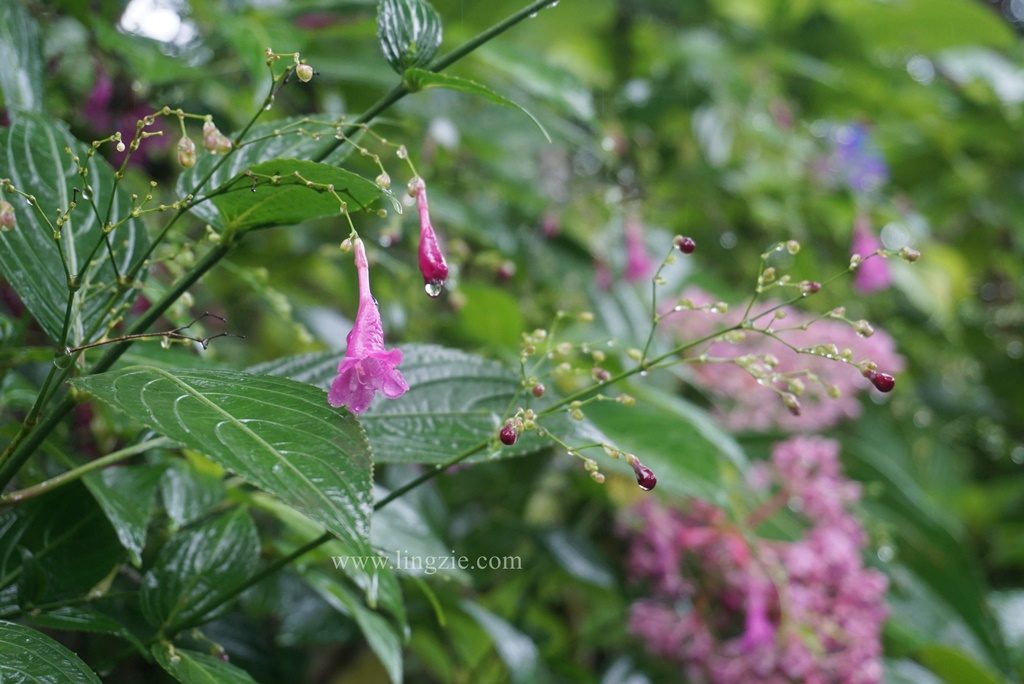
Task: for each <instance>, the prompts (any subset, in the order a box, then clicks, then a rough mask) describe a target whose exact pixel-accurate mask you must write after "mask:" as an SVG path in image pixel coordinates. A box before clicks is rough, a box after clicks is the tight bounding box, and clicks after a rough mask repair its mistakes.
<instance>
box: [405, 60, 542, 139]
mask: <svg viewBox="0 0 1024 684" xmlns="http://www.w3.org/2000/svg"><path fill="white" fill-rule="evenodd" d="M403 79H404V80H405V82H406V84H407V85H408V87H409V90H412V91H413V92H415V91H417V90H422V89H424V88H446V89H448V90H456V91H458V92H460V93H467V94H469V95H476V96H478V97H482V98H484V99H485V100H489V101H490V102H493V103H494V104H498V105H501V106H502V107H511V108H512V109H518V110H519V111H521V112H522V113H523V114H525V115H526V116H528V117H530V121H532V122H533V123H534V124H536V126H537V128H539V129H540V132H541V133H543V134H544V138H545V139H546V140H547V141H548V142H551V136H550V135H548V132H547V130H546V129H545V128H544V126H543V125H542V124H541V122H540V121H538V120H537V117H535V116H534V115H533V114H531V113H530V111H529V110H528V109H526V107H523V106H522V105H521V104H519V103H518V102H515V101H513V100H510V99H508V98H507V97H505V96H504V95H499V94H498V93H496V92H494V91H493V90H491V89H490V88H488V87H487V86H485V85H482V84H480V83H477V82H476V81H470V80H469V79H467V78H460V77H458V76H451V75H449V74H442V73H436V72H433V71H427V70H426V69H408V70H407V71H406V72H405V75H404V76H403Z"/></svg>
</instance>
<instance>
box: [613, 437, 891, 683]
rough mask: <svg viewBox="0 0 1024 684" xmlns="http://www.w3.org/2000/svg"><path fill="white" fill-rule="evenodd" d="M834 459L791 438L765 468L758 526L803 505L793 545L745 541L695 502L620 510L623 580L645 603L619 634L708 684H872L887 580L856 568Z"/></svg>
mask: <svg viewBox="0 0 1024 684" xmlns="http://www.w3.org/2000/svg"><path fill="white" fill-rule="evenodd" d="M838 454H839V447H838V444H837V443H836V442H834V441H831V440H826V439H821V438H807V437H798V438H794V439H790V440H788V441H785V442H782V443H779V444H776V445H775V448H774V450H773V453H772V459H771V462H770V463H767V464H765V465H766V467H767V469H768V470H769V471H770V473H771V489H772V490H773V492H774V493H771V492H768V493H766V494H767V495H769V498H768V499H767V500H766V502H765V504H764V505H763V506H762V508H764V507H767V508H768V509H769V512H768V513H767V516H769V517H770V515H772V514H773V511H772V510H771V508H772V506H774V507H775V508H774V511H777V510H778V509H779V508H781V507H783V506H785V505H786V502H787V500H800V501H802V502H804V504H805V508H804V509H803V510H804V513H805V522H806V524H807V528H806V530H805V532H804V534H803V535H802V536H801V537H798V538H797V539H795V540H793V541H775V540H765V539H759V538H757V537H754V536H751V535H749V534H748V533H743V532H741V531H740V529H739V527H738V526H737V525H736V524H735V523H734V522H732V521H731V519H730V517H729V516H728V515H727V514H726V512H725V511H724V510H722V509H720V508H717V507H715V506H712V505H710V504H707V503H704V502H699V501H698V502H694V503H693V504H692V505H691V506H690V507H689V509H688V510H686V511H685V512H683V511H680V510H677V509H672V508H666V507H663V506H660V505H659V504H657V503H654V502H653V501H652V500H651V499H645V500H644V502H643V503H642V504H640V505H639V506H637V507H636V508H634V509H632V510H631V511H630V514H629V518H628V519H627V520H624V521H623V524H622V531H623V533H624V534H626V535H628V537H629V554H628V557H627V571H628V574H629V577H630V579H631V580H632V581H633V583H634V584H636V585H638V586H643V587H646V593H645V596H644V597H643V598H639V599H638V600H636V601H635V602H634V603H633V604H632V606H631V608H630V618H629V624H628V629H629V631H630V633H632V634H633V635H634V636H636V637H638V638H639V639H640V640H641V641H642V642H643V644H644V647H645V649H646V650H647V652H649V653H650V654H652V655H654V656H656V657H659V658H663V659H665V660H668V661H670V662H673V663H676V664H677V665H679V666H680V668H681V670H682V672H683V674H684V675H685V676H686V677H687V679H688V680H691V681H696V682H711V684H748V683H749V682H769V683H778V684H783V683H788V682H794V681H800V682H818V683H820V684H833V683H834V684H840V683H842V684H846V683H848V682H852V683H856V684H877V683H879V682H881V680H882V667H881V655H882V647H881V627H882V624H883V622H884V620H885V617H886V607H885V600H884V599H885V592H886V588H887V580H886V577H885V576H884V575H883V574H881V573H879V572H877V571H875V570H871V569H868V568H865V567H864V564H863V562H862V559H861V553H862V552H863V550H864V547H865V545H866V543H867V536H866V534H865V533H864V530H863V528H862V527H861V525H860V523H859V522H858V521H857V519H856V518H855V517H854V516H853V515H852V513H851V512H850V508H851V507H852V506H853V505H854V504H855V503H856V502H857V501H858V499H859V496H860V489H859V487H858V486H857V485H856V483H853V482H851V481H849V480H847V479H846V478H845V477H844V476H843V474H842V472H841V469H840V467H839V460H838ZM793 476H795V477H793ZM760 510H762V509H757V510H756V511H755V513H753V514H751V515H750V517H749V520H748V523H749V524H750V525H751V526H755V527H756V524H757V521H755V520H754V518H755V516H756V515H757V514H758V513H757V511H760ZM762 520H763V518H762Z"/></svg>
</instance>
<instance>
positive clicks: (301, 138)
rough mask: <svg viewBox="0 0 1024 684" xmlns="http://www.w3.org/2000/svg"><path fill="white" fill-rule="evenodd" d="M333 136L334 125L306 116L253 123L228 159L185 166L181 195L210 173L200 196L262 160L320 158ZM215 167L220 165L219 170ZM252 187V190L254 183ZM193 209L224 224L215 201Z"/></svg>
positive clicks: (202, 159) (335, 159) (334, 157)
mask: <svg viewBox="0 0 1024 684" xmlns="http://www.w3.org/2000/svg"><path fill="white" fill-rule="evenodd" d="M265 68H266V67H264V69H265ZM237 135H238V132H235V133H232V134H231V136H229V137H230V138H231V139H232V140H234V139H235V138H236V137H237ZM334 136H335V128H334V127H331V126H323V125H321V124H318V123H315V122H313V121H310V120H309V119H308V118H305V117H293V118H288V119H281V120H279V121H271V122H269V123H264V124H258V125H256V126H253V127H252V128H251V129H250V130H249V132H248V134H246V136H245V139H246V140H249V141H252V142H248V143H244V144H243V145H242V147H240V148H239V149H237V150H235V151H234V152H233V153H232V155H231V156H230V157H229V158H228V159H227V160H226V161H225V160H224V159H223V157H221V156H219V155H215V154H200V155H198V159H197V160H196V165H195V166H193V167H192V168H190V169H186V170H185V171H183V172H182V173H181V175H179V176H178V182H177V192H178V195H179V196H182V197H184V196H185V195H187V194H189V193H192V192H194V191H195V189H196V186H197V185H198V184H199V181H201V180H202V179H203V178H206V176H207V175H209V174H212V175H210V179H209V181H208V182H207V183H206V184H205V185H204V186H203V187H202V188H200V192H199V196H203V195H205V194H207V193H209V192H211V191H213V190H215V189H217V188H220V187H221V186H223V185H225V184H227V183H228V182H229V181H231V180H234V179H237V178H238V177H239V176H240V175H241V174H242V173H243V172H244V171H246V170H247V169H250V168H252V167H254V166H257V165H259V164H261V163H263V162H268V161H271V160H273V159H284V158H287V159H318V158H319V157H320V156H321V155H322V154H326V153H327V150H328V149H329V148H330V147H331V146H333V145H334V144H335V143H336V142H337V140H336V139H335V137H334ZM349 151H350V150H346V148H345V147H344V146H342V147H340V148H338V149H337V150H336V151H335V152H333V153H331V154H330V155H328V156H327V157H326V158H324V159H323V161H324V162H325V163H328V164H338V163H339V162H340V161H341V160H342V159H343V158H344V157H345V156H346V155H347V154H348V152H349ZM221 162H223V164H221ZM218 164H220V166H218ZM214 167H217V168H216V170H214ZM249 187H250V191H251V188H252V186H251V185H250V186H249ZM190 211H191V212H192V213H193V214H195V215H196V216H198V217H199V218H200V219H202V220H203V221H206V222H207V223H210V224H213V225H214V226H218V227H223V226H224V219H223V217H222V216H221V214H220V211H219V210H218V208H217V206H216V205H215V204H214V203H213V202H212V201H204V202H200V203H199V204H197V205H195V206H194V207H192V208H191V209H190Z"/></svg>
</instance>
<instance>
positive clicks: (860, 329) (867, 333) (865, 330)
mask: <svg viewBox="0 0 1024 684" xmlns="http://www.w3.org/2000/svg"><path fill="white" fill-rule="evenodd" d="M853 330H854V332H856V333H857V334H858V335H860V336H861V337H871V336H872V335H874V334H875V329H874V328H872V327H871V324H870V323H868V322H867V321H865V320H863V319H862V320H859V321H857V322H856V323H854V324H853Z"/></svg>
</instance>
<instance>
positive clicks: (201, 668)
mask: <svg viewBox="0 0 1024 684" xmlns="http://www.w3.org/2000/svg"><path fill="white" fill-rule="evenodd" d="M152 653H153V657H154V658H155V659H156V662H157V663H159V665H160V667H162V668H164V670H166V672H167V674H169V675H171V676H172V677H174V678H175V679H176V680H178V681H179V682H181V684H255V680H254V679H253V678H252V677H250V676H249V673H248V672H246V671H245V670H242V669H239V668H237V667H235V666H234V665H232V664H231V663H226V662H224V661H223V660H221V659H220V658H214V657H213V656H211V655H206V654H205V653H196V652H195V651H187V650H185V649H183V648H174V647H173V646H172V645H171V644H168V643H166V642H165V643H162V644H157V645H155V646H153V650H152Z"/></svg>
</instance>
